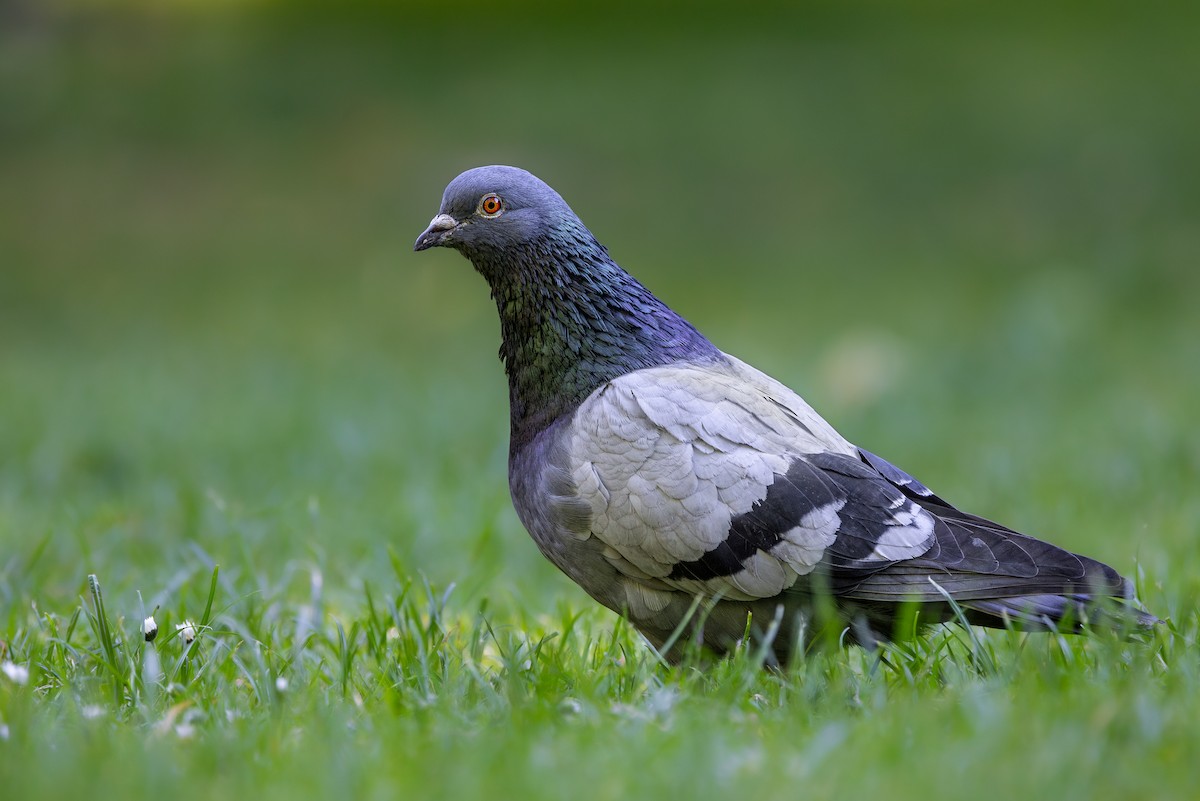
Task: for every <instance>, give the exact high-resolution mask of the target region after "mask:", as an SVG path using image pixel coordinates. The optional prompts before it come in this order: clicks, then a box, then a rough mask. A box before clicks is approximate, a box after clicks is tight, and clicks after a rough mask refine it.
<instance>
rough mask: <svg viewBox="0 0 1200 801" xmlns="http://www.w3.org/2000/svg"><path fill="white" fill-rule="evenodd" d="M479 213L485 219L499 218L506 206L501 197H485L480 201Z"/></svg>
mask: <svg viewBox="0 0 1200 801" xmlns="http://www.w3.org/2000/svg"><path fill="white" fill-rule="evenodd" d="M479 211H480V213H481V214H483V216H484V217H499V216H500V212H502V211H504V204H503V203H502V202H501V201H500V196H499V195H484V196H483V200H481V201H479Z"/></svg>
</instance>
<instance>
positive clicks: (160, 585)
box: [0, 0, 1200, 620]
mask: <svg viewBox="0 0 1200 801" xmlns="http://www.w3.org/2000/svg"><path fill="white" fill-rule="evenodd" d="M1187 8H1188V7H1187V6H1184V5H1182V4H1180V5H1179V6H1178V7H1174V6H1161V7H1159V6H1156V7H1154V8H1153V9H1150V10H1145V11H1138V12H1137V13H1133V12H1127V11H1126V10H1125V9H1124V7H1123V6H1119V5H1112V6H1107V5H1100V4H1089V5H1086V6H1085V5H1074V4H1067V5H1065V6H1055V7H1053V8H1047V7H1042V6H1041V5H1033V4H1030V5H1011V4H1005V5H1004V6H1002V7H1001V6H998V5H997V6H990V7H987V6H983V5H978V4H970V5H969V6H966V5H964V7H960V6H959V5H958V4H951V3H945V4H942V3H929V4H918V5H913V6H908V7H906V9H905V11H904V13H903V14H902V13H900V12H899V11H898V10H897V9H896V8H893V7H892V5H891V4H885V3H879V4H866V5H861V4H859V5H854V6H848V5H843V4H837V3H821V4H811V5H803V6H799V5H798V6H796V7H778V6H776V5H774V4H772V3H755V4H752V5H748V6H745V7H740V8H739V9H738V10H737V11H736V12H734V11H723V10H722V8H721V6H719V5H711V6H710V5H704V4H699V5H694V4H686V5H685V4H678V5H671V6H655V7H651V8H649V9H647V8H645V7H642V6H639V5H633V4H630V5H627V6H623V5H621V4H616V5H614V4H609V3H605V4H598V5H594V6H586V7H584V6H580V7H573V8H572V9H571V10H570V11H566V10H563V9H561V8H560V7H559V6H558V5H555V4H549V3H545V4H543V3H533V4H524V5H521V6H520V7H510V6H509V5H507V4H505V5H504V6H499V5H497V6H495V7H491V8H489V7H487V6H484V5H481V4H467V5H464V4H447V3H433V2H425V3H415V4H405V5H400V6H388V5H382V4H381V5H372V4H361V3H359V4H349V5H341V6H338V7H337V8H336V10H335V9H334V8H333V7H326V6H320V5H310V4H290V3H252V2H246V3H238V2H225V3H214V4H207V3H200V2H194V3H150V2H146V3H104V2H81V3H78V4H66V3H53V2H51V3H44V2H40V0H38V1H35V0H21V1H19V2H13V0H8V2H6V3H0V566H3V569H4V570H5V581H4V582H2V583H0V585H2V586H3V587H4V590H3V593H4V594H5V595H7V596H8V597H3V598H0V608H3V607H4V606H7V607H8V609H9V611H8V612H7V613H6V614H7V615H9V616H10V620H11V619H12V617H11V616H14V615H18V614H23V613H19V612H17V611H15V610H16V608H17V607H18V606H20V607H21V608H23V609H27V608H28V604H29V603H30V601H31V600H32V601H36V602H38V603H41V604H42V605H43V606H47V605H49V606H61V607H64V608H69V607H71V606H72V605H73V604H74V599H75V598H76V596H77V593H78V592H79V590H80V587H81V586H82V581H83V577H84V575H85V574H86V573H88V572H92V571H99V572H101V574H102V577H103V578H105V579H106V580H107V581H108V584H109V587H110V588H111V589H110V592H111V593H115V594H116V596H117V597H120V598H123V599H125V601H124V602H128V599H130V598H131V597H132V595H131V593H132V591H133V590H134V589H140V590H141V591H142V592H143V593H144V594H145V595H146V598H147V603H150V602H151V601H152V600H154V601H157V602H164V603H173V602H174V599H175V598H176V597H177V593H181V592H192V593H193V595H194V596H200V597H202V594H203V591H204V589H205V588H206V583H205V582H206V581H207V576H208V572H209V571H210V570H211V563H212V562H219V563H221V564H222V565H223V566H224V568H223V569H227V570H231V571H233V575H235V576H237V575H240V576H242V577H243V580H244V581H249V582H251V583H253V582H257V583H258V584H260V585H261V586H263V587H275V588H279V587H287V586H290V585H291V584H295V585H296V592H305V591H307V589H306V588H307V586H308V583H309V581H310V576H309V568H311V567H313V566H315V567H317V568H319V569H320V570H322V571H324V573H325V575H326V587H327V590H328V591H329V592H331V593H332V594H334V595H336V594H337V593H338V592H357V591H358V586H359V584H360V582H361V581H364V580H373V581H374V580H377V581H380V582H383V583H385V584H386V583H387V582H389V581H390V582H394V581H395V579H394V576H393V575H392V573H391V568H390V567H388V565H387V559H386V558H383V557H384V555H385V554H386V551H387V549H388V548H389V547H390V548H391V549H393V550H394V551H395V554H396V555H397V558H398V559H399V560H400V562H401V563H402V564H404V565H406V566H407V568H408V569H409V570H411V571H412V572H413V573H414V574H417V573H420V574H424V575H427V576H429V577H430V578H431V579H433V580H434V581H435V582H437V583H438V584H440V585H443V586H444V585H445V584H447V583H449V582H457V583H459V585H460V588H461V592H464V593H466V594H467V596H468V597H470V596H472V595H478V594H487V595H491V596H504V595H505V594H510V593H511V594H512V595H514V596H516V597H518V598H520V599H523V600H524V601H528V602H529V603H530V604H536V605H546V604H551V603H553V602H554V600H555V599H563V598H566V599H569V600H570V601H572V602H576V603H579V604H583V603H586V601H585V600H584V599H583V596H582V595H581V594H580V593H579V592H578V591H577V590H576V589H575V588H574V587H572V586H571V585H570V584H569V582H567V581H566V580H565V579H562V578H560V577H558V576H557V574H556V573H555V572H554V571H553V569H552V568H551V567H549V566H548V565H546V564H544V563H543V562H542V560H541V557H540V556H538V554H537V553H536V551H535V549H534V547H533V545H532V544H531V543H530V542H528V540H527V538H526V537H525V535H524V533H523V532H522V531H521V528H520V526H519V524H518V523H517V521H516V519H515V516H514V515H513V513H512V512H511V510H510V508H509V502H508V497H507V484H506V479H505V459H506V447H507V442H506V440H507V408H506V397H507V396H506V391H505V388H504V382H503V376H502V372H501V368H500V365H499V363H498V362H497V361H496V358H495V351H496V347H497V345H498V332H497V328H498V327H497V324H496V320H495V314H494V310H493V308H492V306H491V303H490V301H489V299H488V297H487V291H486V287H485V285H484V283H483V282H482V280H481V279H479V278H478V276H476V275H474V274H473V273H472V271H471V269H470V267H469V265H468V264H467V263H466V262H465V261H463V260H462V259H461V258H460V257H458V256H457V255H456V254H453V253H450V252H440V251H439V252H433V253H422V254H414V253H412V252H411V243H412V241H413V239H414V238H415V236H416V235H417V234H418V233H419V232H420V231H421V229H422V228H423V227H424V226H425V224H426V223H427V221H428V220H429V218H430V217H431V216H432V215H433V214H434V212H435V211H436V210H437V206H438V202H439V199H440V196H441V191H442V189H443V187H444V186H445V184H446V183H447V182H448V181H449V180H450V179H451V178H453V177H454V176H455V175H456V174H458V173H459V172H460V171H462V170H464V169H466V168H469V167H472V166H476V165H479V164H484V163H510V164H516V165H520V166H523V167H526V168H528V169H530V170H531V171H533V172H534V173H536V174H538V175H539V176H540V177H542V178H543V179H545V180H546V181H548V182H549V183H550V184H552V185H553V186H554V187H555V188H557V189H558V190H559V191H560V192H561V193H562V194H563V195H564V196H565V197H566V198H567V200H568V202H570V203H571V204H572V205H573V207H574V208H575V210H576V211H577V212H578V213H579V214H580V215H581V216H582V217H583V219H584V220H585V222H587V223H588V225H589V226H590V227H591V228H592V229H593V231H594V232H595V233H596V234H597V235H598V236H599V238H600V239H601V240H602V241H603V242H605V243H606V244H607V245H608V247H609V248H610V250H611V252H612V253H613V254H614V256H615V257H616V259H617V260H618V261H619V262H620V263H621V264H622V265H623V266H625V267H626V268H627V269H628V270H630V271H631V272H633V273H634V274H636V275H637V276H638V277H639V278H641V279H642V280H643V281H644V282H645V283H646V284H648V285H649V286H650V287H651V289H653V290H654V291H656V292H657V293H658V294H659V295H661V296H662V297H663V298H664V299H666V300H667V301H668V302H669V303H671V304H672V305H673V306H674V307H675V308H676V309H678V310H679V311H681V312H682V313H683V314H684V315H685V316H687V317H688V318H689V319H691V320H692V321H693V322H694V323H695V324H696V325H697V326H698V327H699V328H700V329H701V330H702V331H704V332H705V333H707V334H708V335H709V336H710V337H711V338H712V339H713V340H714V341H715V342H717V344H718V345H719V346H721V347H723V348H724V349H725V350H728V351H730V352H732V353H735V354H736V355H738V356H740V357H742V358H744V359H746V360H748V361H750V362H752V363H754V364H756V365H757V366H759V367H760V368H762V369H764V370H766V371H768V372H770V373H772V374H773V375H775V376H776V377H778V378H779V379H781V380H783V381H784V382H785V383H788V384H789V385H791V386H793V387H794V388H796V389H797V390H798V391H799V392H800V393H801V394H803V395H804V396H805V397H806V398H807V399H808V400H809V401H810V402H811V403H813V404H814V405H815V406H816V407H817V408H818V410H820V411H822V412H823V413H824V414H825V416H827V417H828V418H829V419H830V420H831V421H832V422H833V423H834V424H835V425H837V426H838V427H839V428H840V429H841V430H842V431H843V432H844V433H845V434H846V435H847V436H848V437H850V438H851V439H852V440H854V441H856V442H858V443H860V444H862V445H863V446H865V447H868V448H870V449H872V450H874V451H876V452H878V453H880V454H882V455H884V456H886V457H888V458H890V459H892V460H894V461H896V462H897V463H899V464H900V465H902V466H904V467H906V468H907V469H909V470H910V471H912V472H914V473H915V474H917V475H918V476H920V477H921V478H923V479H924V480H925V481H926V482H927V483H929V484H930V485H932V486H933V487H934V488H935V489H937V490H938V491H939V492H941V494H943V495H945V496H947V497H948V498H950V499H951V500H953V501H956V502H958V503H960V504H961V505H964V506H968V507H969V508H972V509H973V510H976V511H979V512H980V513H983V514H987V515H990V516H994V517H997V518H999V519H1000V520H1002V521H1004V522H1007V523H1008V524H1010V525H1013V526H1018V527H1025V528H1028V529H1030V530H1032V531H1033V532H1035V533H1039V534H1043V535H1045V536H1048V537H1050V538H1052V539H1055V540H1056V541H1058V542H1060V543H1062V544H1064V545H1067V546H1069V547H1073V548H1076V549H1081V550H1086V551H1087V552H1089V553H1090V554H1092V555H1095V556H1097V557H1100V558H1103V559H1106V560H1108V561H1110V562H1112V563H1113V564H1115V565H1116V566H1118V567H1119V568H1120V569H1121V570H1122V571H1125V572H1129V571H1131V570H1133V568H1134V560H1135V558H1136V559H1140V560H1141V562H1142V564H1143V565H1145V566H1147V567H1149V568H1150V569H1151V570H1152V571H1153V572H1154V575H1155V576H1158V577H1159V578H1161V579H1165V580H1169V581H1185V580H1186V581H1190V582H1191V583H1192V584H1195V582H1196V579H1194V578H1191V579H1185V578H1184V577H1182V576H1180V575H1179V574H1178V571H1179V570H1180V568H1179V564H1180V562H1181V560H1182V558H1183V557H1184V556H1185V555H1188V554H1192V553H1194V551H1195V533H1196V520H1197V519H1200V501H1198V493H1197V492H1196V491H1195V490H1196V479H1197V476H1198V475H1200V434H1198V432H1197V428H1196V425H1195V423H1196V412H1197V410H1200V378H1198V373H1200V370H1198V369H1197V368H1198V367H1200V314H1198V312H1197V301H1198V300H1200V270H1197V266H1198V265H1197V256H1198V255H1200V225H1198V220H1200V159H1198V158H1197V143H1198V142H1200V103H1198V102H1197V100H1198V96H1197V88H1198V87H1197V76H1200V48H1197V47H1196V41H1197V38H1196V26H1195V24H1194V23H1195V21H1196V20H1195V18H1194V15H1191V14H1190V12H1186V11H1185V9H1187ZM35 566H36V567H35ZM189 588H190V589H189ZM534 608H537V607H536V606H535V607H534Z"/></svg>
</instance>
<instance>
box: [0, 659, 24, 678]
mask: <svg viewBox="0 0 1200 801" xmlns="http://www.w3.org/2000/svg"><path fill="white" fill-rule="evenodd" d="M0 672H2V673H4V675H5V676H8V680H9V681H11V682H12V683H13V684H24V683H25V682H27V681H29V668H27V667H26V666H25V665H18V664H16V663H15V662H10V661H8V660H7V659H6V660H5V661H4V662H0Z"/></svg>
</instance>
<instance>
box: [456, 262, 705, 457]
mask: <svg viewBox="0 0 1200 801" xmlns="http://www.w3.org/2000/svg"><path fill="white" fill-rule="evenodd" d="M580 244H583V245H586V246H585V247H576V248H566V249H564V248H562V247H558V248H549V247H545V246H540V247H539V246H531V247H529V248H528V249H523V250H515V249H509V250H508V251H507V252H506V254H505V255H506V257H507V258H505V259H504V263H503V264H496V263H491V260H488V261H487V262H483V263H481V262H480V261H477V262H476V263H475V266H476V269H478V270H479V272H480V273H482V274H483V275H484V277H485V278H487V279H488V283H489V284H490V285H491V289H492V297H493V299H494V300H495V301H496V308H497V311H498V312H499V314H500V333H501V345H500V358H501V360H502V361H503V362H504V370H505V373H506V374H507V375H508V386H509V402H510V412H511V425H512V432H511V433H512V439H511V452H512V453H516V452H517V451H518V450H519V449H520V448H521V447H522V446H523V445H525V444H526V443H528V442H529V441H531V440H532V439H533V437H534V436H536V435H537V434H538V433H539V432H540V431H542V430H543V429H545V428H546V427H547V426H549V425H550V424H551V423H553V422H554V421H555V420H557V419H559V418H560V417H561V416H562V415H564V414H569V413H570V412H572V411H574V410H575V408H576V407H578V406H579V404H580V403H582V402H583V401H584V400H585V399H586V398H587V397H588V396H589V395H590V394H591V393H592V392H594V391H595V390H596V389H597V388H599V387H600V386H602V385H603V384H605V383H607V382H609V381H611V380H613V379H615V378H619V377H620V376H623V375H625V374H626V373H630V372H632V371H634V370H641V369H644V368H647V367H657V366H661V365H664V364H671V363H674V362H678V361H682V360H689V361H701V362H702V361H718V360H721V359H723V358H724V356H723V354H722V353H721V352H720V351H719V350H717V348H716V347H715V346H713V345H712V343H710V342H709V341H708V340H707V339H705V338H704V337H703V336H702V335H701V334H700V333H699V332H698V331H697V330H696V329H695V328H694V327H692V325H691V324H690V323H688V322H687V321H686V320H684V319H683V318H682V317H680V316H679V315H678V314H676V313H675V312H674V311H672V310H671V309H670V308H669V307H668V306H667V305H666V304H665V303H663V302H662V301H660V300H659V299H658V298H656V297H655V296H654V295H653V294H651V293H650V291H649V290H648V289H646V288H645V287H644V286H642V285H641V284H640V283H638V281H637V280H636V279H634V278H633V277H632V276H630V275H629V274H628V273H626V272H625V271H624V270H622V269H621V268H620V267H619V266H617V264H616V263H615V262H613V261H612V259H610V258H609V257H608V254H607V252H606V251H605V250H604V248H603V247H601V246H600V245H599V243H596V242H595V240H591V241H590V242H585V243H580ZM481 261H482V260H481Z"/></svg>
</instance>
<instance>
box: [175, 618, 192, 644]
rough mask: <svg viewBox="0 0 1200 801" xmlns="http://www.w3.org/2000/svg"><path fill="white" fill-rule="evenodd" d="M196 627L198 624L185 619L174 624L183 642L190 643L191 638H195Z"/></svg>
mask: <svg viewBox="0 0 1200 801" xmlns="http://www.w3.org/2000/svg"><path fill="white" fill-rule="evenodd" d="M197 628H198V626H196V624H195V623H193V622H192V621H190V620H185V621H183V622H182V623H177V624H176V625H175V630H176V631H178V632H179V636H180V637H183V642H184V643H185V644H190V643H191V642H192V640H194V639H196V629H197Z"/></svg>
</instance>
